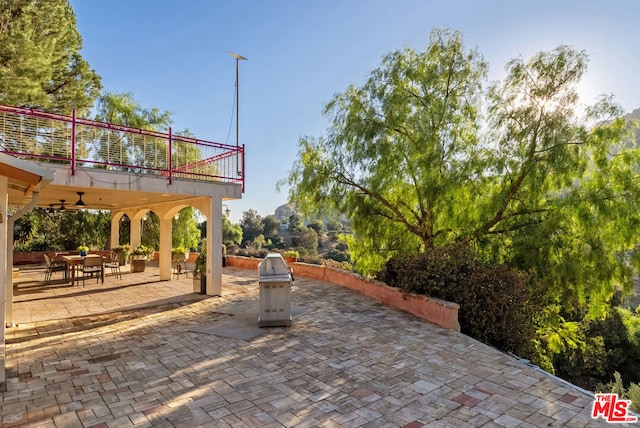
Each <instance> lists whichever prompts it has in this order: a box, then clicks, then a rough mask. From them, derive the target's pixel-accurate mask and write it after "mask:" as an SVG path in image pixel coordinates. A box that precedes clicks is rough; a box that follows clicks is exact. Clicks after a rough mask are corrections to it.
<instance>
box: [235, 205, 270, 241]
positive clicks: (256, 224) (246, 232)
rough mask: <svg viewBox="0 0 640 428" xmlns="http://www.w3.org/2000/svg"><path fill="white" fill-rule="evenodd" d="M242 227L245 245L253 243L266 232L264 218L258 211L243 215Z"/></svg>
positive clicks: (250, 211) (247, 212)
mask: <svg viewBox="0 0 640 428" xmlns="http://www.w3.org/2000/svg"><path fill="white" fill-rule="evenodd" d="M240 227H241V228H242V238H243V240H244V242H245V243H247V242H253V240H254V239H255V238H256V237H257V236H258V235H261V234H262V232H263V231H264V226H263V224H262V217H260V215H259V214H258V212H257V211H256V210H249V211H245V212H244V213H242V220H240Z"/></svg>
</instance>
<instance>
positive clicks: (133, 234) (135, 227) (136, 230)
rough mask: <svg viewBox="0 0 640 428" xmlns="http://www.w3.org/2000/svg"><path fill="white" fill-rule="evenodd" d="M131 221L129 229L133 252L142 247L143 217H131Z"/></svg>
mask: <svg viewBox="0 0 640 428" xmlns="http://www.w3.org/2000/svg"><path fill="white" fill-rule="evenodd" d="M129 218H130V220H131V223H130V227H129V245H130V246H131V251H133V250H135V249H136V248H138V247H139V246H140V242H141V237H142V234H141V232H142V227H141V218H142V217H141V216H140V217H139V216H131V217H129Z"/></svg>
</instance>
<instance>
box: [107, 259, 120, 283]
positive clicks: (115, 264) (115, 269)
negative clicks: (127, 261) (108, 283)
mask: <svg viewBox="0 0 640 428" xmlns="http://www.w3.org/2000/svg"><path fill="white" fill-rule="evenodd" d="M104 267H105V269H107V268H108V269H111V275H112V276H115V277H116V278H118V277H119V278H120V279H122V272H121V271H120V259H119V258H118V255H117V254H116V253H111V257H110V258H109V260H107V261H106V262H105V263H104Z"/></svg>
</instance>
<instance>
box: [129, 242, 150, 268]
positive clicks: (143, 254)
mask: <svg viewBox="0 0 640 428" xmlns="http://www.w3.org/2000/svg"><path fill="white" fill-rule="evenodd" d="M154 251H155V250H154V249H153V248H151V247H145V246H144V245H140V246H139V247H137V248H136V249H135V250H133V251H132V252H131V255H130V256H129V257H130V258H131V272H144V269H145V267H146V261H147V260H148V259H149V257H150V256H151V254H153V253H154Z"/></svg>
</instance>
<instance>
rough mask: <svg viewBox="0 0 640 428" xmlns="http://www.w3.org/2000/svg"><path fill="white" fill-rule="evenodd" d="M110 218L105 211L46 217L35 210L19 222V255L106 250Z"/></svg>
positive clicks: (16, 230) (16, 236)
mask: <svg viewBox="0 0 640 428" xmlns="http://www.w3.org/2000/svg"><path fill="white" fill-rule="evenodd" d="M109 228H110V215H109V213H108V212H106V211H88V210H81V211H76V212H72V211H65V212H58V211H57V212H55V213H52V214H47V213H45V212H44V211H43V210H40V209H36V210H33V211H31V212H30V213H27V214H26V215H25V216H23V217H22V218H20V219H18V220H17V221H16V223H15V227H14V248H15V249H16V250H19V251H60V250H70V249H76V248H78V246H79V245H87V246H89V247H91V248H105V245H106V242H107V238H108V236H109V230H110V229H109Z"/></svg>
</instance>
